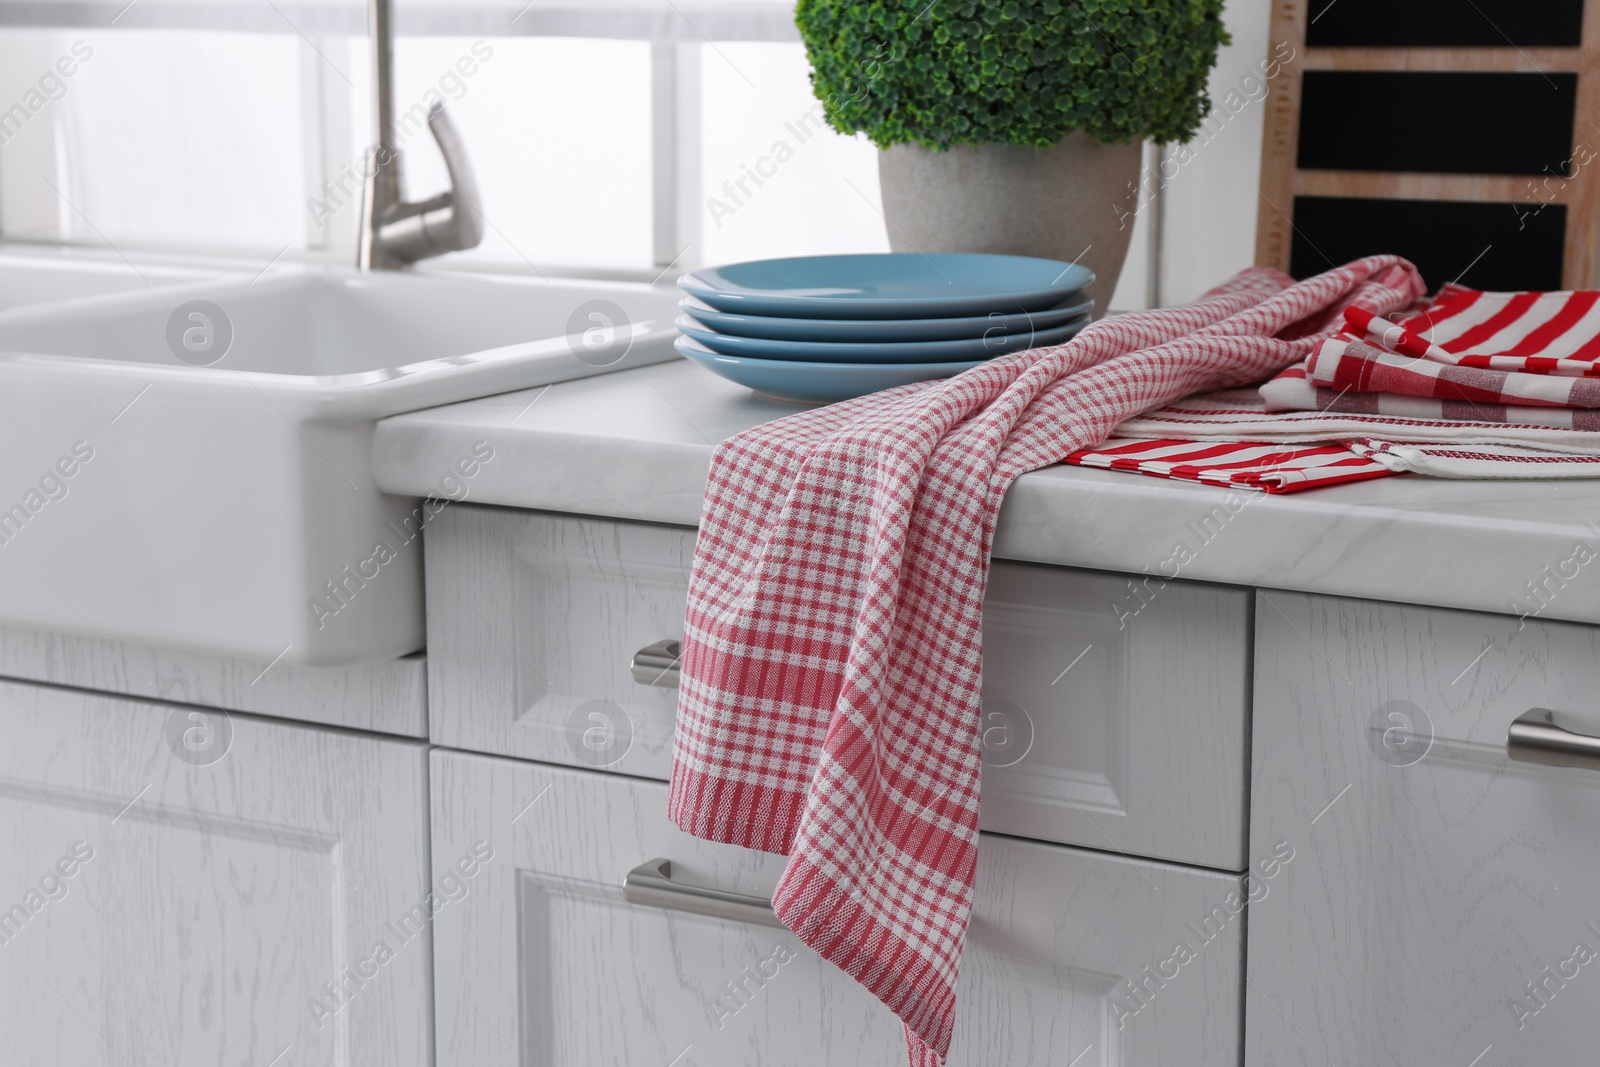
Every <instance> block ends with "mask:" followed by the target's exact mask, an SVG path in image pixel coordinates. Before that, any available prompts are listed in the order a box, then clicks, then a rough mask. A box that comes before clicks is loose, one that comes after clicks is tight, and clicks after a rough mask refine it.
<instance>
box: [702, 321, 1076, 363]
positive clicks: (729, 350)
mask: <svg viewBox="0 0 1600 1067" xmlns="http://www.w3.org/2000/svg"><path fill="white" fill-rule="evenodd" d="M1088 322H1089V316H1087V315H1085V316H1083V317H1082V318H1079V319H1076V320H1074V321H1072V322H1069V323H1067V324H1065V325H1063V326H1057V327H1056V328H1055V329H1053V330H1035V331H1033V332H1032V333H1013V334H1005V335H1001V336H991V337H969V338H967V339H966V340H962V341H891V342H885V343H883V344H850V343H847V342H843V341H773V340H769V339H768V338H765V337H735V336H733V335H732V334H726V333H717V332H716V331H715V330H708V329H706V328H705V327H703V326H701V325H700V324H699V323H698V322H696V321H695V320H694V319H691V318H690V317H689V316H687V315H679V316H678V324H677V325H678V331H679V332H680V333H683V334H686V335H687V336H689V337H693V338H694V339H695V340H696V341H699V342H700V343H701V344H702V345H704V346H705V347H707V348H709V349H711V351H713V352H718V353H721V354H722V355H724V356H759V357H760V358H762V359H791V360H804V361H808V362H814V363H949V362H952V361H959V360H972V359H993V358H994V357H995V356H1003V355H1005V354H1006V353H1007V352H1020V351H1022V350H1023V349H1024V348H1042V347H1044V346H1045V345H1054V344H1060V343H1061V342H1062V341H1065V340H1067V339H1068V338H1070V337H1072V335H1073V334H1075V333H1077V332H1078V331H1079V330H1081V329H1083V328H1084V326H1085V325H1087V324H1088Z"/></svg>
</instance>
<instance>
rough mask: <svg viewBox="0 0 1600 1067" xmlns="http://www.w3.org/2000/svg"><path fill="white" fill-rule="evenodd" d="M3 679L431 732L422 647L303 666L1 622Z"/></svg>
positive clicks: (411, 733)
mask: <svg viewBox="0 0 1600 1067" xmlns="http://www.w3.org/2000/svg"><path fill="white" fill-rule="evenodd" d="M0 677H6V678H15V679H17V680H19V681H29V682H46V683H48V684H51V685H70V686H73V687H74V688H78V689H93V690H95V691H96V692H101V693H118V694H122V695H125V696H131V697H137V698H139V699H141V700H169V701H172V702H174V703H178V704H199V705H202V706H204V707H209V708H223V709H225V710H227V711H247V712H250V713H252V714H255V715H270V716H272V717H274V718H278V719H294V720H296V721H299V722H313V723H320V724H322V725H324V726H344V727H348V728H349V729H352V730H371V731H374V732H376V733H384V734H398V735H400V736H403V737H427V736H428V703H427V701H428V693H427V659H426V657H424V656H423V655H422V654H421V653H413V654H412V655H409V656H401V657H399V658H398V659H383V660H374V661H372V662H369V663H358V664H354V665H352V666H348V667H299V666H292V665H289V664H286V663H283V662H281V661H273V662H261V663H252V662H250V661H248V660H237V659H228V658H226V657H223V656H213V655H209V654H207V653H204V652H186V651H183V650H181V649H172V648H154V647H152V646H149V645H135V644H130V643H128V642H126V641H118V642H116V643H115V644H113V643H112V642H110V641H108V640H106V639H105V638H103V637H98V636H96V637H83V636H80V635H77V634H60V633H48V632H46V631H44V630H32V629H27V628H25V627H20V626H0Z"/></svg>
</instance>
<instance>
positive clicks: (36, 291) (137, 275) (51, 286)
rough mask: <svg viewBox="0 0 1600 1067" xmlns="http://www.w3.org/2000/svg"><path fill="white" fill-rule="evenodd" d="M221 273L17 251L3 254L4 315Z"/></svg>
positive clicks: (70, 252) (62, 252)
mask: <svg viewBox="0 0 1600 1067" xmlns="http://www.w3.org/2000/svg"><path fill="white" fill-rule="evenodd" d="M219 273H222V272H221V271H217V270H202V269H196V268H191V267H173V266H167V265H161V264H148V263H147V264H143V265H141V266H138V267H135V266H133V265H132V264H130V263H125V262H123V261H122V260H120V259H107V258H106V257H105V256H104V255H103V254H100V253H96V252H88V251H86V250H83V249H60V248H43V247H41V248H27V247H21V248H18V247H12V248H9V249H7V250H6V251H4V252H0V311H7V310H10V309H12V308H18V307H27V306H30V305H36V304H45V303H51V302H54V301H58V300H71V299H74V298H77V297H85V296H101V295H104V294H106V293H121V292H126V291H129V290H146V289H151V288H154V287H156V286H168V285H173V284H175V283H179V282H187V281H198V280H200V279H203V278H215V277H216V276H217V275H218V274H219ZM252 273H253V272H252ZM245 277H246V278H248V277H249V275H248V274H247V275H245Z"/></svg>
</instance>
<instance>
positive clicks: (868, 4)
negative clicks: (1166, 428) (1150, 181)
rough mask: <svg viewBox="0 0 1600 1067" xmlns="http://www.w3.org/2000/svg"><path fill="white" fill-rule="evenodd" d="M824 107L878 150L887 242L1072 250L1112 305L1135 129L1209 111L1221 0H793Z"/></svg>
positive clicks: (1131, 188) (839, 125)
mask: <svg viewBox="0 0 1600 1067" xmlns="http://www.w3.org/2000/svg"><path fill="white" fill-rule="evenodd" d="M795 17H796V21H797V23H798V25H799V27H800V33H801V36H802V37H803V38H804V39H805V44H806V52H807V54H808V56H809V58H810V60H811V82H812V87H813V89H814V91H815V92H816V95H817V98H818V99H819V100H820V101H821V102H822V105H823V109H824V111H825V113H826V115H827V119H828V123H829V124H830V125H831V126H833V127H834V128H835V129H837V130H839V131H840V132H842V133H851V134H853V133H865V134H866V135H867V136H868V137H869V138H870V139H871V140H872V142H873V143H874V144H876V145H877V146H878V147H879V149H881V150H882V151H881V152H880V154H879V157H878V174H879V181H880V183H881V185H882V189H883V211H884V217H885V221H886V222H887V224H888V230H889V242H890V246H891V247H892V248H894V249H895V250H896V251H920V252H934V251H938V252H1007V253H1012V254H1015V255H1033V256H1045V257H1049V258H1054V259H1064V260H1077V261H1078V262H1081V263H1084V264H1085V265H1087V266H1089V267H1090V268H1091V269H1093V270H1094V272H1095V274H1096V275H1097V276H1098V277H1099V281H1098V282H1097V283H1096V284H1095V286H1094V287H1093V288H1092V289H1091V290H1090V295H1091V296H1093V297H1094V298H1095V300H1096V304H1097V306H1098V307H1099V308H1102V309H1103V308H1105V307H1106V302H1107V301H1108V300H1109V299H1110V296H1111V292H1112V290H1113V289H1114V288H1115V287H1116V282H1117V275H1118V274H1119V273H1120V272H1121V270H1122V261H1123V259H1124V257H1125V256H1126V255H1127V251H1128V238H1129V236H1130V235H1131V232H1132V226H1131V221H1132V219H1131V212H1132V209H1133V207H1134V206H1135V205H1136V204H1137V203H1138V194H1137V189H1138V187H1139V184H1140V183H1139V181H1138V179H1139V163H1140V154H1141V150H1140V143H1141V140H1142V139H1144V138H1150V139H1153V140H1155V141H1158V142H1167V141H1187V140H1188V139H1189V138H1190V137H1192V136H1193V135H1194V133H1195V130H1196V129H1197V128H1198V127H1199V126H1200V123H1201V121H1202V120H1203V119H1204V118H1205V116H1206V114H1207V113H1208V112H1209V111H1210V110H1211V99H1210V96H1209V95H1208V93H1207V91H1206V81H1207V77H1208V75H1209V73H1210V71H1211V68H1212V66H1213V65H1214V64H1215V63H1216V58H1217V48H1218V46H1219V45H1222V44H1225V43H1227V41H1228V35H1227V32H1226V31H1225V30H1224V29H1223V26H1222V0H931V2H930V3H928V4H926V6H924V5H923V4H922V2H921V0H893V2H884V0H799V3H798V4H797V6H796V9H795Z"/></svg>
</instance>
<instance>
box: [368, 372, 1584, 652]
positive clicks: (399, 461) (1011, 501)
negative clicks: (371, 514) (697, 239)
mask: <svg viewBox="0 0 1600 1067" xmlns="http://www.w3.org/2000/svg"><path fill="white" fill-rule="evenodd" d="M795 410H797V409H795V408H793V407H790V406H788V405H784V404H780V403H777V402H773V401H765V400H760V399H758V398H756V397H755V396H754V394H752V393H751V392H750V391H749V390H748V389H745V388H742V387H740V386H736V385H734V384H732V383H731V382H727V381H724V380H723V379H721V378H717V377H714V376H712V375H710V374H708V373H706V372H705V371H703V370H701V369H700V368H698V367H695V366H693V365H691V364H689V363H686V362H672V363H666V364H660V365H657V366H653V367H644V368H640V369H638V370H630V371H622V372H618V373H615V374H606V375H601V376H599V377H595V378H589V379H585V380H582V381H575V382H564V383H561V384H558V385H552V386H548V387H546V388H543V389H529V390H525V391H523V392H518V393H508V394H505V395H502V396H495V397H488V398H486V399H483V400H474V401H468V402H466V403H462V404H451V405H449V406H447V407H439V408H432V409H430V410H427V411H419V412H414V413H412V414H409V415H400V416H396V417H394V418H390V419H386V420H384V421H383V422H381V423H379V425H378V434H377V440H376V442H375V446H374V456H373V464H374V475H375V477H376V478H377V481H378V485H379V487H380V488H382V489H383V490H385V491H387V492H391V493H399V494H405V495H411V496H420V495H426V494H429V493H432V494H436V495H444V494H442V493H441V489H440V485H441V478H443V477H444V476H445V475H446V474H447V473H448V472H449V471H450V470H451V469H452V465H453V464H454V463H455V462H456V461H457V459H458V458H459V457H462V456H465V455H467V454H468V453H470V452H471V450H472V447H473V445H474V444H476V443H477V442H479V441H488V442H490V444H491V445H492V446H493V448H494V458H493V460H491V461H490V462H489V463H487V464H484V465H483V466H482V467H481V469H480V470H479V471H478V473H477V474H476V475H475V476H474V477H473V478H472V479H470V480H469V481H466V482H464V483H463V484H464V485H465V486H466V494H467V495H466V497H465V499H466V500H468V501H470V502H473V503H479V504H499V505H505V506H508V507H518V508H535V509H540V510H547V511H560V512H570V513H574V514H582V515H597V516H605V517H609V518H617V519H637V520H646V521H652V522H664V523H677V524H681V525H694V524H695V523H697V522H698V520H699V515H700V503H701V495H702V493H703V491H704V486H705V479H706V472H707V470H708V468H709V465H710V460H711V449H712V446H713V444H714V443H715V442H718V441H721V440H722V439H724V438H726V437H728V436H730V435H732V434H734V433H737V432H739V431H741V430H744V429H747V428H749V427H751V426H754V425H757V424H758V423H761V422H764V421H767V420H770V419H774V418H778V417H781V416H783V415H785V414H790V413H792V412H793V411H795ZM457 492H458V493H459V490H457ZM1244 501H1247V503H1243V502H1244ZM1208 517H1209V520H1210V521H1209V525H1206V522H1207V519H1208ZM1590 524H1593V525H1592V526H1591V525H1590ZM1580 543H1581V544H1582V545H1585V546H1588V549H1589V551H1577V548H1578V546H1579V545H1580ZM1180 544H1182V545H1184V546H1185V548H1186V550H1185V551H1180V550H1179V548H1178V546H1179V545H1180ZM995 555H996V556H999V557H1003V558H1006V559H1014V560H1030V561H1035V562H1040V563H1054V564H1061V565H1065V566H1072V567H1086V568H1091V569H1095V570H1112V571H1126V572H1130V573H1133V574H1137V573H1140V572H1146V571H1147V572H1149V573H1152V574H1160V573H1165V574H1166V575H1167V576H1169V577H1170V576H1173V575H1174V572H1176V576H1177V577H1180V578H1185V579H1193V580H1198V581H1209V582H1226V583H1230V584H1236V585H1247V586H1257V587H1262V588H1268V589H1274V588H1277V589H1295V590H1302V591H1305V592H1317V593H1332V594H1337V595H1344V596H1355V597H1365V598H1371V599H1378V600H1391V601H1401V602H1406V603H1416V604H1429V605H1437V606H1442V607H1456V608H1469V609H1476V610H1481V611H1492V612H1498V613H1502V614H1515V613H1517V612H1518V611H1519V610H1520V611H1524V612H1534V613H1537V615H1538V617H1540V618H1544V619H1569V620H1576V621H1580V622H1589V623H1600V481H1575V482H1556V483H1550V482H1543V481H1534V482H1464V481H1444V480H1438V479H1426V478H1419V477H1416V476H1414V475H1403V476H1400V477H1395V478H1381V479H1377V480H1375V481H1370V482H1358V483H1355V484H1352V485H1341V486H1334V487H1331V488H1327V489H1316V490H1311V491H1308V492H1304V493H1298V494H1290V495H1287V496H1267V495H1265V494H1259V493H1250V492H1246V491H1242V490H1228V489H1221V488H1214V487H1210V486H1202V485H1196V484H1192V483H1186V482H1176V481H1167V480H1165V479H1161V478H1150V477H1146V476H1144V475H1139V474H1128V473H1122V472H1112V471H1094V470H1085V469H1083V468H1080V467H1068V466H1055V467H1051V468H1048V469H1046V470H1041V471H1035V472H1033V473H1031V474H1026V475H1023V477H1022V478H1020V479H1019V480H1018V481H1017V483H1016V484H1015V485H1014V486H1013V487H1012V489H1011V491H1010V493H1009V494H1008V495H1007V496H1006V501H1005V506H1004V509H1003V510H1002V512H1001V516H1000V524H999V528H998V531H997V533H996V540H995ZM1530 583H1542V584H1543V589H1544V591H1543V593H1542V595H1541V597H1542V605H1541V600H1540V599H1534V598H1533V596H1532V594H1531V592H1530V590H1531V589H1532V588H1533V586H1532V585H1531V584H1530ZM1518 602H1520V603H1521V604H1522V605H1523V606H1522V608H1520V609H1519V608H1518V607H1517V606H1516V604H1517V603H1518Z"/></svg>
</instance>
